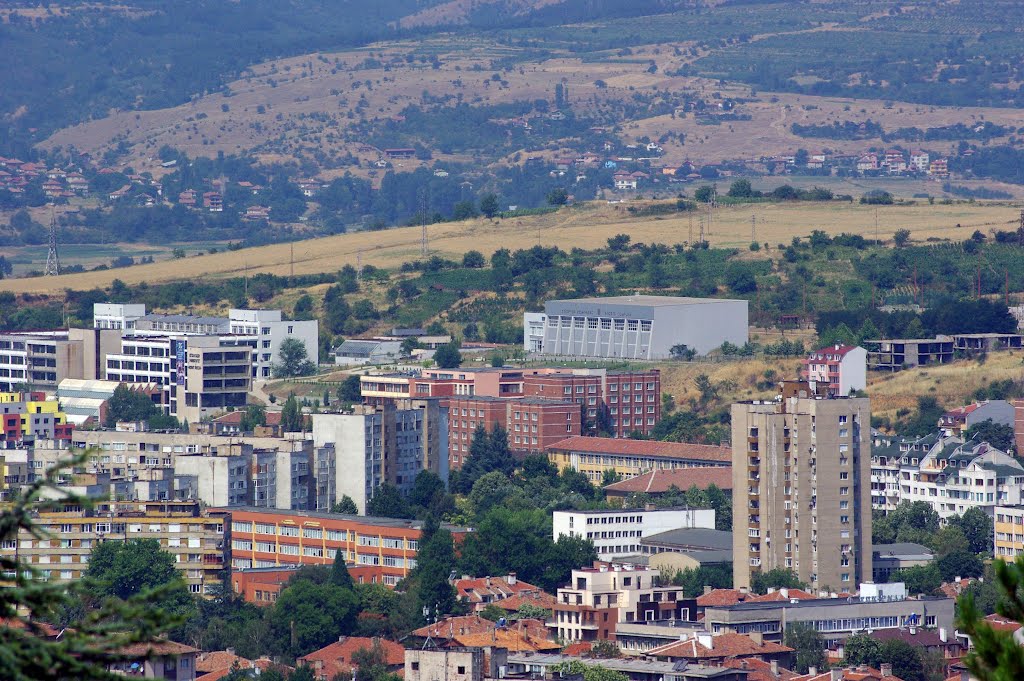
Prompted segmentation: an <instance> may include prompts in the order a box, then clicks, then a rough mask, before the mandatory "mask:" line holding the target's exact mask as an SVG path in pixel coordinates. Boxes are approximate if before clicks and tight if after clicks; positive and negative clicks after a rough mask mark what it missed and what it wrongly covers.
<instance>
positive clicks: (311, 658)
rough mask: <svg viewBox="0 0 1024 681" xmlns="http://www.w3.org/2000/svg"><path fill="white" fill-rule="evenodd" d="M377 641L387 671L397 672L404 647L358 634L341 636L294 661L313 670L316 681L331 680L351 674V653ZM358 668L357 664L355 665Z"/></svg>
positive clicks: (403, 664) (402, 668)
mask: <svg viewBox="0 0 1024 681" xmlns="http://www.w3.org/2000/svg"><path fill="white" fill-rule="evenodd" d="M376 642H379V643H380V646H381V648H383V650H384V656H385V659H386V660H387V665H388V671H389V672H392V673H398V672H399V671H402V670H404V669H405V648H403V647H402V646H400V645H398V644H397V643H395V642H393V641H386V640H384V639H379V638H363V637H360V636H342V637H340V638H339V639H338V641H337V642H336V643H332V644H330V645H329V646H325V647H323V648H321V649H320V650H317V651H315V652H312V653H310V654H309V655H303V656H302V657H300V658H298V659H297V660H296V661H295V666H296V667H301V666H303V665H306V666H308V667H310V668H311V669H312V671H313V678H315V679H317V681H331V679H333V678H334V677H335V676H337V675H339V674H340V675H341V676H343V677H350V676H352V668H353V667H352V655H354V654H355V653H356V652H357V651H359V650H370V649H371V648H373V645H374V643H376ZM356 668H357V669H358V665H357V666H356Z"/></svg>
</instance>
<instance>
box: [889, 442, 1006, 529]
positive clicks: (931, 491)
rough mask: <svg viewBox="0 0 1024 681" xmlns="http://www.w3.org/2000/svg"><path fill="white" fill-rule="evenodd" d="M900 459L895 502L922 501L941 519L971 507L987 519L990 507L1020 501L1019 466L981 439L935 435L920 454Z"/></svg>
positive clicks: (991, 512) (959, 513)
mask: <svg viewBox="0 0 1024 681" xmlns="http://www.w3.org/2000/svg"><path fill="white" fill-rule="evenodd" d="M916 453H917V452H916V451H915V450H910V451H908V452H907V453H906V454H905V455H904V457H903V458H901V459H900V500H901V501H911V502H914V501H924V502H926V503H928V504H930V505H931V506H932V508H934V509H935V511H936V512H937V513H938V514H939V517H940V518H941V519H942V520H943V521H945V520H946V519H948V518H949V517H950V516H954V515H961V514H963V513H964V512H965V511H967V510H969V509H971V508H980V509H981V510H983V511H984V512H985V513H986V514H988V515H989V516H990V517H991V516H993V515H994V514H995V509H996V506H1013V505H1019V504H1020V503H1021V496H1022V495H1021V488H1022V486H1024V466H1021V464H1020V463H1019V462H1018V461H1017V460H1016V459H1015V458H1014V457H1012V456H1010V455H1009V454H1006V453H1005V452H1001V451H999V450H998V449H996V448H994V447H992V446H991V445H989V444H988V443H985V442H977V441H974V440H968V441H967V442H964V441H963V440H962V439H960V438H956V437H943V438H938V439H937V440H936V442H935V443H934V444H933V445H932V446H931V448H930V449H929V450H928V452H927V453H926V454H924V456H922V457H921V458H920V459H918V458H917V457H916V456H914V455H915V454H916Z"/></svg>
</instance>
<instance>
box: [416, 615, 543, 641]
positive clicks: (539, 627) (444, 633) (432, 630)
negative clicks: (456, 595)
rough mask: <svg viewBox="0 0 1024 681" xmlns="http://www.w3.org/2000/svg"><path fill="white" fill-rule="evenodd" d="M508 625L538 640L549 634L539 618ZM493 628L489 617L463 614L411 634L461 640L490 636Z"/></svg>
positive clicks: (421, 636)
mask: <svg viewBox="0 0 1024 681" xmlns="http://www.w3.org/2000/svg"><path fill="white" fill-rule="evenodd" d="M509 627H510V628H514V629H515V630H516V631H520V632H522V633H523V634H524V635H526V636H529V637H531V638H533V639H538V640H547V639H548V636H549V635H550V632H549V631H548V628H547V626H546V625H545V624H544V623H543V622H541V621H540V620H532V619H527V620H519V621H518V622H514V623H512V624H510V625H509ZM494 629H495V624H494V622H492V621H490V620H489V619H486V618H483V617H481V616H480V615H463V616H461V617H448V618H447V619H443V620H441V621H439V622H436V623H435V624H428V625H427V626H425V627H420V628H419V629H416V630H415V631H413V632H412V634H411V635H412V636H418V637H420V638H427V637H428V636H430V637H431V638H435V639H444V638H448V637H449V636H450V637H452V638H455V639H458V640H462V638H461V637H463V636H469V635H472V634H486V635H487V636H490V634H491V632H492V631H494ZM464 645H468V644H464Z"/></svg>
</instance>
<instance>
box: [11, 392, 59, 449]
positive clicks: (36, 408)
mask: <svg viewBox="0 0 1024 681" xmlns="http://www.w3.org/2000/svg"><path fill="white" fill-rule="evenodd" d="M71 429H72V426H71V424H69V423H68V422H67V417H66V416H65V415H64V413H63V412H61V411H60V409H59V406H58V403H57V401H56V400H48V399H46V394H45V393H41V392H33V393H0V446H3V447H7V446H15V445H17V444H20V443H33V442H35V441H36V440H69V439H71Z"/></svg>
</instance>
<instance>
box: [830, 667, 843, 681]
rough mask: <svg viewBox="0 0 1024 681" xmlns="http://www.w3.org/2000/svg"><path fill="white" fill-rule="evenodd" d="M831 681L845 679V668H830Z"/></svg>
mask: <svg viewBox="0 0 1024 681" xmlns="http://www.w3.org/2000/svg"><path fill="white" fill-rule="evenodd" d="M829 671H830V672H831V677H832V678H831V681H843V670H842V669H830V670H829Z"/></svg>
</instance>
